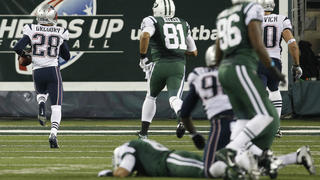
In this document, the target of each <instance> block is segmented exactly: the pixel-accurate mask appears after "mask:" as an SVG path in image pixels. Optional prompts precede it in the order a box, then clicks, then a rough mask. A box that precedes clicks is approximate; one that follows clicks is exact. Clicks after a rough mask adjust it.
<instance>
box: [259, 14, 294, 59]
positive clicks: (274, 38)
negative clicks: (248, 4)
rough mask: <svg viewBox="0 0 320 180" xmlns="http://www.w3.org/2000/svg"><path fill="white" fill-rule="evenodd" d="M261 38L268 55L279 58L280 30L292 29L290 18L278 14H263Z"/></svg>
mask: <svg viewBox="0 0 320 180" xmlns="http://www.w3.org/2000/svg"><path fill="white" fill-rule="evenodd" d="M262 25H263V40H264V45H265V46H266V48H267V51H268V53H269V56H270V57H272V58H277V59H280V57H281V50H282V49H281V41H282V32H283V31H284V30H285V29H290V30H291V29H292V25H291V22H290V19H288V18H287V17H286V16H283V15H278V14H270V15H265V16H264V19H263V23H262Z"/></svg>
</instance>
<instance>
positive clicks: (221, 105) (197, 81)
mask: <svg viewBox="0 0 320 180" xmlns="http://www.w3.org/2000/svg"><path fill="white" fill-rule="evenodd" d="M188 83H189V84H193V85H194V87H195V90H196V93H197V94H198V95H199V97H200V98H201V100H202V104H203V106H204V109H205V112H206V114H207V117H208V119H211V118H212V117H213V116H215V115H217V114H219V113H221V112H223V111H226V110H231V109H232V107H231V104H230V101H229V98H228V96H227V95H225V94H224V93H223V90H222V86H221V84H220V82H219V80H218V70H217V69H212V68H208V67H197V68H195V69H194V70H193V71H192V72H191V73H190V74H189V76H188Z"/></svg>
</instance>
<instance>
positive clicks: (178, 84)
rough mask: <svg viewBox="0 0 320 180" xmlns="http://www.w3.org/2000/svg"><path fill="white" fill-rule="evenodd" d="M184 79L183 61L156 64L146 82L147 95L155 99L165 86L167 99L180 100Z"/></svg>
mask: <svg viewBox="0 0 320 180" xmlns="http://www.w3.org/2000/svg"><path fill="white" fill-rule="evenodd" d="M184 78H185V63H184V62H183V61H181V62H180V61H173V62H156V63H155V65H154V66H153V68H152V70H151V77H150V79H149V80H148V83H149V90H148V94H149V95H150V96H152V97H157V96H158V95H159V93H160V92H161V91H162V89H163V88H164V87H165V86H167V89H168V94H169V97H171V96H177V97H179V98H181V96H182V92H183V85H184Z"/></svg>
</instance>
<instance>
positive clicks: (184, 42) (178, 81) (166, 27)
mask: <svg viewBox="0 0 320 180" xmlns="http://www.w3.org/2000/svg"><path fill="white" fill-rule="evenodd" d="M152 9H153V16H148V17H145V18H144V19H143V21H142V23H141V30H142V34H141V37H140V63H139V65H140V67H141V68H142V70H143V71H144V72H145V73H146V79H147V81H148V86H149V88H148V92H147V95H146V98H145V100H144V102H143V106H142V117H141V121H142V123H141V130H140V132H139V134H138V135H139V138H147V135H148V129H149V125H150V123H151V121H152V119H153V117H154V115H155V113H156V98H157V96H158V95H159V93H160V92H161V91H162V89H163V88H164V87H165V86H167V89H168V96H169V104H170V107H171V108H172V109H173V110H174V112H175V113H176V114H177V115H178V114H179V111H180V109H181V105H182V100H181V95H182V92H183V85H184V79H185V64H186V55H189V56H197V54H198V51H197V48H196V45H195V42H194V40H193V39H192V37H191V31H190V27H189V24H188V23H187V22H186V21H185V20H183V19H181V18H178V17H174V15H175V5H174V3H173V1H172V0H156V1H155V2H154V5H153V8H152ZM148 47H150V54H151V61H150V60H149V59H148V57H147V51H148ZM184 132H185V129H184V126H183V123H182V122H178V126H177V131H176V133H177V137H179V138H181V137H182V136H183V135H184Z"/></svg>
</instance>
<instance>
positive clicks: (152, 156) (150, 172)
mask: <svg viewBox="0 0 320 180" xmlns="http://www.w3.org/2000/svg"><path fill="white" fill-rule="evenodd" d="M128 146H129V147H132V148H134V149H135V152H134V153H133V155H134V156H135V157H136V164H135V167H134V170H137V171H138V173H140V174H142V175H146V176H168V174H167V173H168V172H167V167H166V159H167V157H168V154H169V153H170V152H171V151H170V150H169V149H168V148H166V147H165V146H163V145H161V144H160V143H157V142H155V141H152V140H148V139H143V140H132V141H130V142H129V145H128Z"/></svg>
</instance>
